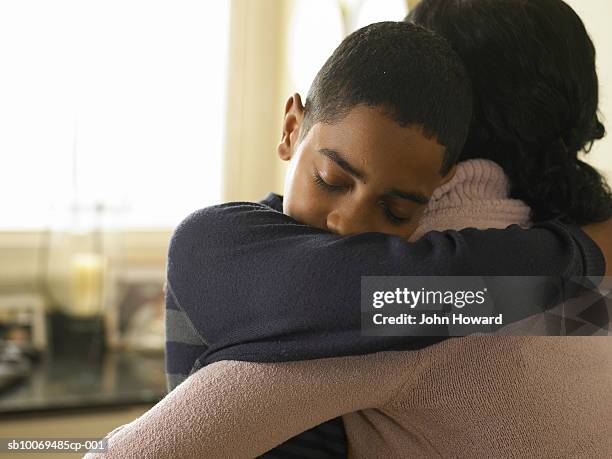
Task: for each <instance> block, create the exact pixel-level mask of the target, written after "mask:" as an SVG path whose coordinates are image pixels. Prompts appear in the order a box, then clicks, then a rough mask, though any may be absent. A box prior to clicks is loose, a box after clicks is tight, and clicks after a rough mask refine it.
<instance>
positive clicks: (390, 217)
mask: <svg viewBox="0 0 612 459" xmlns="http://www.w3.org/2000/svg"><path fill="white" fill-rule="evenodd" d="M378 205H379V206H380V207H382V209H383V212H384V214H385V217H386V218H387V220H389V221H390V222H391V223H392V224H394V225H402V224H404V223H407V222H409V221H410V218H405V217H398V216H397V215H395V214H394V213H393V212H391V210H390V209H389V207H388V206H387V204H385V202H384V201H379V203H378Z"/></svg>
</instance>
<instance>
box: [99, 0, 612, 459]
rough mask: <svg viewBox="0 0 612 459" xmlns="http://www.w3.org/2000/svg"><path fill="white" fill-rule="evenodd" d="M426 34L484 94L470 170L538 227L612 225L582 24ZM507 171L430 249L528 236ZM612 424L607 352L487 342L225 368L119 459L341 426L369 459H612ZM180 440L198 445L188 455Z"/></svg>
mask: <svg viewBox="0 0 612 459" xmlns="http://www.w3.org/2000/svg"><path fill="white" fill-rule="evenodd" d="M410 19H413V20H415V21H417V22H421V23H423V24H425V25H426V26H428V27H431V28H434V29H435V30H437V31H438V32H439V33H441V34H442V35H444V36H446V38H447V39H448V40H449V41H450V42H451V44H452V45H453V47H454V48H455V50H456V51H457V52H458V53H459V54H460V56H462V57H463V58H464V59H465V60H466V64H467V67H468V70H469V71H470V74H471V76H472V78H473V80H474V87H475V92H476V95H475V100H476V106H477V113H476V114H475V118H474V123H473V126H472V131H471V134H470V137H469V141H468V145H467V147H466V149H465V151H464V159H466V160H467V159H470V158H489V159H493V160H495V161H496V162H497V163H498V164H500V165H501V166H502V167H503V171H505V174H506V175H507V176H508V177H509V178H510V184H511V186H510V190H511V193H512V195H513V196H514V197H515V198H519V199H522V200H523V201H524V202H525V203H527V204H528V205H529V207H530V208H531V214H530V215H531V221H538V220H541V219H546V218H548V217H550V216H556V215H559V216H561V217H562V218H564V219H566V220H568V221H572V222H577V223H580V224H588V223H592V222H597V221H603V220H606V219H608V218H609V217H610V214H611V211H610V209H611V207H610V206H611V198H610V192H609V189H608V188H607V186H606V185H605V182H604V181H603V179H602V178H601V176H599V174H598V173H597V172H596V171H595V170H594V169H592V168H590V167H589V166H588V165H586V164H585V163H583V162H582V161H580V160H579V159H578V152H579V151H580V150H581V149H583V148H584V147H585V146H586V147H588V146H589V145H590V143H591V142H592V141H594V140H596V139H597V138H600V137H601V136H602V135H603V126H601V123H599V121H598V120H597V116H596V109H597V76H596V73H595V67H594V50H593V47H592V44H591V42H590V40H589V39H588V36H587V35H586V31H585V30H584V27H583V26H582V23H581V22H580V20H579V18H577V16H576V15H575V14H574V13H573V11H572V10H571V9H570V8H569V7H567V5H565V4H564V3H562V2H561V1H553V0H529V1H519V0H513V1H487V0H468V1H459V2H454V1H453V2H451V1H448V0H439V1H424V2H422V4H421V5H420V6H419V7H418V8H417V9H416V10H415V11H414V12H413V13H412V14H411V16H410ZM556 27H559V30H561V31H562V33H563V34H564V36H563V37H561V36H558V35H557V29H556ZM568 35H569V36H570V37H572V38H573V39H572V40H569V39H568V40H566V39H565V37H566V36H568ZM535 44H537V46H535ZM481 59H482V60H488V61H487V62H486V63H483V62H482V61H481ZM503 171H502V169H500V168H499V167H497V166H495V165H494V164H493V163H491V162H489V161H485V160H471V161H466V162H464V163H463V164H462V165H461V169H460V171H458V172H457V174H456V177H455V179H453V181H451V182H449V183H448V184H447V185H445V186H444V187H442V188H441V189H439V190H438V191H437V196H436V199H434V201H433V203H432V204H431V205H430V208H429V209H428V213H427V215H426V216H425V218H424V220H423V221H422V222H421V225H420V227H419V230H418V234H423V233H424V232H426V231H428V230H431V229H446V228H453V227H454V228H460V227H463V226H477V227H483V228H484V227H495V226H497V227H504V226H505V225H508V224H510V223H521V224H528V222H527V218H526V217H527V214H528V211H529V208H528V207H527V206H526V205H525V204H523V203H521V202H520V201H518V200H512V199H510V196H508V195H507V189H508V182H507V181H506V177H505V176H504V173H503ZM544 171H545V172H544ZM500 209H501V211H500ZM494 210H495V212H494ZM496 212H497V213H496ZM493 216H494V218H492V217H493ZM194 399H197V400H200V401H201V402H202V403H201V405H198V406H197V407H193V406H191V403H190V402H189V401H190V400H194ZM357 410H361V411H357ZM611 412H612V355H611V353H610V345H609V344H608V342H607V340H605V338H595V337H582V338H573V339H571V340H568V339H567V338H553V337H546V338H544V337H543V338H538V337H535V338H521V337H505V338H495V337H473V338H464V339H461V340H448V341H445V342H443V343H441V344H439V345H436V346H431V347H429V348H426V349H423V350H421V351H416V352H385V353H378V354H372V355H367V356H355V357H343V358H332V359H322V360H317V361H307V362H288V363H280V364H258V363H244V362H217V363H214V364H212V365H209V366H207V367H205V368H204V369H202V370H200V371H199V372H198V373H196V374H194V375H192V376H191V377H190V378H189V379H188V380H187V381H186V382H185V383H183V384H181V385H180V386H179V387H178V388H177V389H176V390H175V391H173V392H172V393H171V394H169V395H168V397H166V398H165V399H164V400H163V401H162V402H161V403H160V404H158V405H157V406H156V407H155V408H153V409H152V410H151V411H150V412H148V413H147V414H146V415H145V416H143V417H142V418H140V419H138V420H136V421H134V422H133V423H131V424H128V425H127V426H126V427H124V428H123V429H118V431H115V432H114V435H112V436H111V457H113V456H114V454H113V452H114V453H116V454H117V457H121V456H122V455H129V454H130V452H135V453H138V452H142V451H153V452H154V455H156V454H157V455H158V457H163V456H168V455H172V456H174V457H181V456H185V455H189V454H190V453H191V454H193V455H196V454H200V455H206V456H208V457H250V456H254V455H256V454H261V453H263V452H264V451H266V450H268V449H270V448H272V447H274V446H275V445H277V444H279V443H280V442H282V441H283V440H285V439H287V438H289V437H291V436H293V435H295V434H297V433H299V432H301V431H303V430H306V429H307V428H310V427H312V426H314V425H316V424H318V423H320V422H323V421H325V420H327V419H330V418H333V417H335V416H339V415H344V424H345V427H346V431H347V436H348V440H349V454H350V455H351V456H355V457H379V456H380V457H405V456H431V455H442V456H450V455H455V456H457V455H460V456H467V457H471V456H476V457H478V456H490V455H491V454H495V455H496V456H542V455H549V456H584V457H587V456H588V457H609V456H610V455H612V446H611V442H610V441H609V438H611V437H610V435H612V431H611V429H612V423H611V422H610V418H609V413H611ZM185 413H189V416H186V415H185ZM189 429H192V430H191V431H190V430H189ZM169 431H171V432H173V433H176V432H184V433H186V434H187V435H186V436H185V442H184V443H181V442H180V441H176V439H173V438H172V435H173V433H169ZM106 457H108V456H106Z"/></svg>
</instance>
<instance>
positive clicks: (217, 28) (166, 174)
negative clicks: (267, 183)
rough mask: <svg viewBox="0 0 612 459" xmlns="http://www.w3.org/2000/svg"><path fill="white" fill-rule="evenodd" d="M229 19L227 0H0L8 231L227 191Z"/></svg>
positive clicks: (199, 203) (137, 212) (0, 219)
mask: <svg viewBox="0 0 612 459" xmlns="http://www.w3.org/2000/svg"><path fill="white" fill-rule="evenodd" d="M228 32H229V0H225V1H219V0H218V1H214V2H208V1H207V2H202V1H187V0H180V1H177V0H160V1H145V0H119V1H118V0H105V1H103V2H102V1H89V0H72V1H67V0H57V1H53V2H49V1H46V0H19V1H6V2H2V3H0V62H2V72H1V73H0V152H2V159H3V166H2V173H1V174H2V175H1V179H0V202H2V214H1V215H0V230H2V229H5V230H6V229H37V228H44V227H47V226H50V225H52V224H53V223H54V219H57V218H58V215H60V214H66V213H68V214H74V212H75V210H74V209H81V210H83V209H84V210H85V211H87V209H93V208H95V207H96V206H103V207H104V208H105V209H106V215H105V222H106V223H105V224H107V225H109V226H111V227H120V228H155V227H157V228H160V227H161V228H163V227H174V226H176V224H177V223H178V222H179V221H180V220H181V219H182V218H183V217H185V216H186V215H187V214H188V213H189V212H191V211H193V210H195V209H197V208H200V207H204V206H206V205H210V204H213V203H216V202H219V201H220V200H221V185H222V184H221V178H222V157H223V152H222V148H223V130H224V125H225V94H226V86H225V85H226V80H227V54H228Z"/></svg>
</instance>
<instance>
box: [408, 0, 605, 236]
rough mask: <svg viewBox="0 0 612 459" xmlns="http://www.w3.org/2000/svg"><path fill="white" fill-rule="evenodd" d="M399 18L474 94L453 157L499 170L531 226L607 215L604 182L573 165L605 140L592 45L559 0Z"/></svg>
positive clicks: (471, 0)
mask: <svg viewBox="0 0 612 459" xmlns="http://www.w3.org/2000/svg"><path fill="white" fill-rule="evenodd" d="M406 21H410V22H414V23H416V24H419V25H422V26H424V27H427V28H429V29H430V30H432V31H434V32H436V33H438V34H439V35H441V36H443V37H444V38H446V39H447V40H448V42H449V43H450V45H451V46H452V47H453V49H454V50H455V51H456V52H457V54H459V56H460V57H461V59H462V60H463V62H464V64H465V67H466V69H467V71H468V74H469V75H470V78H471V80H472V85H473V89H474V91H473V92H474V114H473V121H472V126H471V128H470V132H469V134H468V138H467V141H466V144H465V147H464V151H463V153H462V154H461V157H460V159H461V160H465V159H470V158H487V159H490V160H493V161H495V162H497V163H498V164H499V165H500V166H502V167H503V169H504V171H505V172H506V174H507V175H508V177H509V179H510V182H511V189H510V192H511V195H512V197H514V198H517V199H522V200H524V201H525V202H526V203H527V204H528V205H529V206H530V207H531V210H532V214H531V219H532V220H533V221H541V220H548V219H551V218H554V217H560V218H561V219H562V220H564V221H566V222H570V223H575V224H587V223H594V222H598V221H603V220H606V219H608V218H610V217H611V216H612V193H611V191H610V187H609V186H608V185H607V183H606V181H605V179H604V178H603V177H602V175H601V174H600V173H599V172H598V171H597V170H596V169H595V168H593V167H592V166H590V165H589V164H587V163H586V162H584V161H582V160H581V159H579V157H578V154H579V153H580V152H582V151H586V152H588V151H589V150H590V148H591V146H592V144H593V142H594V141H596V140H597V139H600V138H602V137H603V136H604V134H605V128H604V126H603V124H602V123H601V121H600V120H599V117H598V116H597V106H598V80H597V71H596V67H595V48H594V46H593V43H592V42H591V39H590V38H589V35H588V33H587V31H586V29H585V27H584V24H583V23H582V21H581V20H580V17H578V15H577V14H576V13H575V12H574V10H572V8H571V7H570V6H569V5H567V4H566V3H564V2H563V1H561V0H422V1H421V2H420V3H419V4H418V5H417V7H416V8H415V9H414V10H412V11H411V12H410V14H409V15H408V17H407V18H406Z"/></svg>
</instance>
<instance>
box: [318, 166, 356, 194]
mask: <svg viewBox="0 0 612 459" xmlns="http://www.w3.org/2000/svg"><path fill="white" fill-rule="evenodd" d="M312 180H313V181H314V183H316V184H317V185H318V186H319V187H321V188H323V189H324V190H326V191H330V192H332V193H338V192H341V191H344V190H346V189H347V188H350V187H349V186H348V185H332V184H330V183H327V182H326V181H325V180H323V177H321V175H319V172H317V171H316V170H315V171H314V172H313V173H312Z"/></svg>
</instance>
